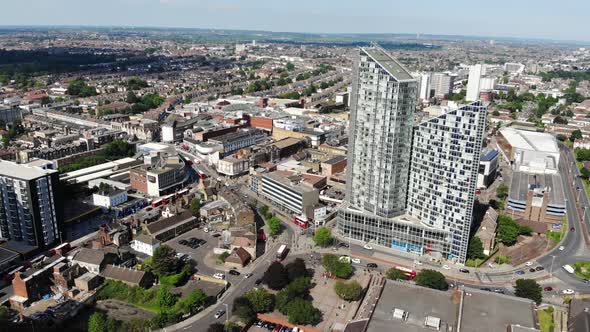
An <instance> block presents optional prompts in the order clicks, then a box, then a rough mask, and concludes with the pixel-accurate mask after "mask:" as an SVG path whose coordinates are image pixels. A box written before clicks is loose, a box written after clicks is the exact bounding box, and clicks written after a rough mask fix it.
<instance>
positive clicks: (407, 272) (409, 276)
mask: <svg viewBox="0 0 590 332" xmlns="http://www.w3.org/2000/svg"><path fill="white" fill-rule="evenodd" d="M394 268H395V269H396V270H400V271H401V272H402V273H403V274H404V275H405V276H406V279H408V280H412V279H414V278H416V271H414V270H412V269H408V268H407V267H403V266H394Z"/></svg>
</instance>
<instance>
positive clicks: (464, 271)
mask: <svg viewBox="0 0 590 332" xmlns="http://www.w3.org/2000/svg"><path fill="white" fill-rule="evenodd" d="M459 272H461V273H469V270H468V269H466V268H461V269H459Z"/></svg>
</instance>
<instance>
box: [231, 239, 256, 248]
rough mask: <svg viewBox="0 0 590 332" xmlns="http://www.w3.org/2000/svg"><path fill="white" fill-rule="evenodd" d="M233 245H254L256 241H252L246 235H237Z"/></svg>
mask: <svg viewBox="0 0 590 332" xmlns="http://www.w3.org/2000/svg"><path fill="white" fill-rule="evenodd" d="M232 245H233V246H236V247H240V248H241V247H253V246H254V243H252V241H251V240H250V239H248V238H246V237H241V236H240V237H236V238H235V239H234V241H233V242H232Z"/></svg>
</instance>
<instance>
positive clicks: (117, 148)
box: [104, 139, 135, 159]
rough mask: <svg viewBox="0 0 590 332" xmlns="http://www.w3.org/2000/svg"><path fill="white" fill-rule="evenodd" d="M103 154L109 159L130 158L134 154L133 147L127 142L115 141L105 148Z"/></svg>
mask: <svg viewBox="0 0 590 332" xmlns="http://www.w3.org/2000/svg"><path fill="white" fill-rule="evenodd" d="M104 154H105V156H106V157H107V158H110V159H117V158H125V157H131V156H133V155H134V154H135V146H134V145H132V144H129V142H127V141H124V140H121V139H116V140H114V141H112V142H111V143H109V144H107V145H106V146H105V149H104Z"/></svg>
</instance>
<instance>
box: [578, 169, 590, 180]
mask: <svg viewBox="0 0 590 332" xmlns="http://www.w3.org/2000/svg"><path fill="white" fill-rule="evenodd" d="M580 174H581V175H582V178H584V179H586V180H588V179H590V169H588V168H586V167H582V169H580Z"/></svg>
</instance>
